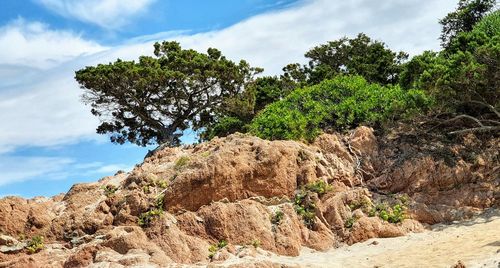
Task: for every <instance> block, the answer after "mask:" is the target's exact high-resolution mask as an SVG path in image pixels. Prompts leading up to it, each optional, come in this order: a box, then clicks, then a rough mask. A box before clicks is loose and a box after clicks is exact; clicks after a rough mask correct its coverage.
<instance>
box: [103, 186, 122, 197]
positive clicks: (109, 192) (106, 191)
mask: <svg viewBox="0 0 500 268" xmlns="http://www.w3.org/2000/svg"><path fill="white" fill-rule="evenodd" d="M101 189H102V190H104V195H106V196H107V197H109V196H112V195H114V194H115V192H116V191H117V190H118V188H117V187H116V186H114V185H111V184H108V185H105V186H102V187H101Z"/></svg>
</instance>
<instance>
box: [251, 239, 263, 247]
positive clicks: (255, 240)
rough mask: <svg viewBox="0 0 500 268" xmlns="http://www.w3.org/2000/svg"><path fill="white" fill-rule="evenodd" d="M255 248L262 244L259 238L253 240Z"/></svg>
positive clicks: (252, 243)
mask: <svg viewBox="0 0 500 268" xmlns="http://www.w3.org/2000/svg"><path fill="white" fill-rule="evenodd" d="M250 244H251V245H252V246H253V247H254V248H259V247H260V245H261V242H260V240H259V239H254V240H252V242H251V243H250Z"/></svg>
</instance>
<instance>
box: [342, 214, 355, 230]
mask: <svg viewBox="0 0 500 268" xmlns="http://www.w3.org/2000/svg"><path fill="white" fill-rule="evenodd" d="M355 222H356V218H355V217H350V218H348V219H347V220H346V221H345V223H344V227H345V228H348V229H350V228H352V226H353V225H354V223H355Z"/></svg>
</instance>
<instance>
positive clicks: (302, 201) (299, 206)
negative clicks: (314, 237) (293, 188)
mask: <svg viewBox="0 0 500 268" xmlns="http://www.w3.org/2000/svg"><path fill="white" fill-rule="evenodd" d="M308 194H309V193H308V192H307V191H300V192H299V193H297V194H296V195H295V199H294V208H295V212H296V213H297V215H299V216H300V217H301V218H302V220H303V221H304V224H305V225H306V226H307V227H308V228H312V227H313V226H314V224H315V223H316V204H314V203H311V202H309V201H308V198H307V197H308Z"/></svg>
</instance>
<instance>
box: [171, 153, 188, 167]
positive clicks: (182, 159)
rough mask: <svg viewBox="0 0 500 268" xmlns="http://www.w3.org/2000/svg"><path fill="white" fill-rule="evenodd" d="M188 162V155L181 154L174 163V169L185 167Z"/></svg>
mask: <svg viewBox="0 0 500 268" xmlns="http://www.w3.org/2000/svg"><path fill="white" fill-rule="evenodd" d="M188 163H189V156H181V157H179V158H178V159H177V160H176V161H175V164H174V169H175V170H180V169H182V168H183V167H185V166H186V165H187V164H188Z"/></svg>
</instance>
